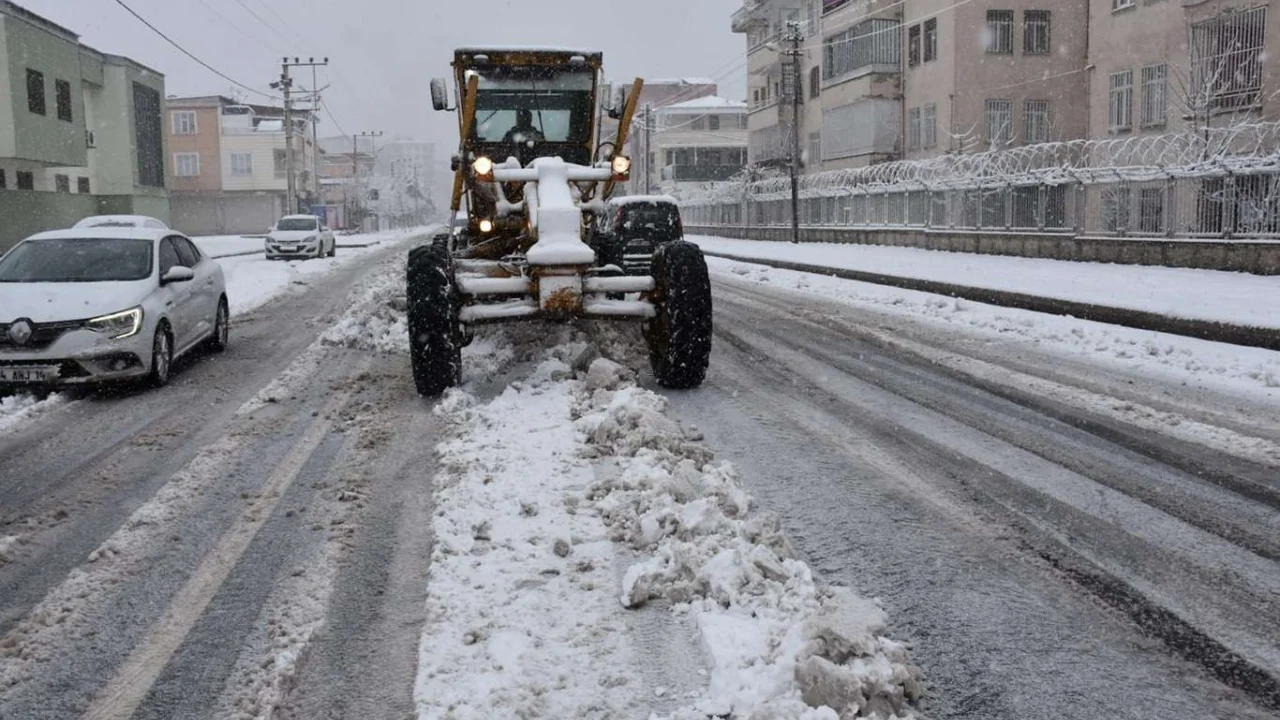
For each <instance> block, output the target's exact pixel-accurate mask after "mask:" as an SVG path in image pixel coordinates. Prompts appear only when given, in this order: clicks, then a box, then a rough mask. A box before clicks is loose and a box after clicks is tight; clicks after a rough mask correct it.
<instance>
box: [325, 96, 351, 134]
mask: <svg viewBox="0 0 1280 720" xmlns="http://www.w3.org/2000/svg"><path fill="white" fill-rule="evenodd" d="M320 107H322V108H324V114H325V115H327V116H329V120H331V121H332V122H333V126H334V127H336V128H338V132H340V133H342V134H343V135H344V136H345V135H347V134H348V133H347V131H346V130H343V129H342V123H340V122H338V118H336V117H334V116H333V111H332V110H330V109H329V104H328V103H326V102H325V101H324V98H323V97H322V98H320Z"/></svg>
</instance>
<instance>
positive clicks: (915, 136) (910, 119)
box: [907, 108, 921, 150]
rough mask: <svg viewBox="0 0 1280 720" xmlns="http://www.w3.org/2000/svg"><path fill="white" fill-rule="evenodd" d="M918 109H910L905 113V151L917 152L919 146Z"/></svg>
mask: <svg viewBox="0 0 1280 720" xmlns="http://www.w3.org/2000/svg"><path fill="white" fill-rule="evenodd" d="M920 130H921V128H920V108H911V109H910V110H908V111H907V149H908V150H919V149H920V145H921V137H920V134H921V133H920Z"/></svg>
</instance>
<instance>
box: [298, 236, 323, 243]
mask: <svg viewBox="0 0 1280 720" xmlns="http://www.w3.org/2000/svg"><path fill="white" fill-rule="evenodd" d="M318 239H319V238H318V237H316V236H315V235H312V236H311V237H309V238H307V239H306V240H303V241H302V242H315V241H316V240H318Z"/></svg>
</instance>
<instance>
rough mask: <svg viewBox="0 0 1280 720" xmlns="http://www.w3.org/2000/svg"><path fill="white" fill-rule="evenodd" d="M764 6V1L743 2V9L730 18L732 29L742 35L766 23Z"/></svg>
mask: <svg viewBox="0 0 1280 720" xmlns="http://www.w3.org/2000/svg"><path fill="white" fill-rule="evenodd" d="M764 5H765V2H764V0H742V7H740V8H738V11H737V12H735V13H734V14H733V15H732V16H730V18H729V26H730V28H731V29H732V30H733V31H734V32H736V33H741V32H746V31H747V30H749V29H751V27H753V26H755V25H757V24H759V23H762V22H766V20H765V16H764V12H763V10H764Z"/></svg>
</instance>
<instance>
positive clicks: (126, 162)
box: [0, 0, 169, 252]
mask: <svg viewBox="0 0 1280 720" xmlns="http://www.w3.org/2000/svg"><path fill="white" fill-rule="evenodd" d="M0 95H3V97H5V98H7V102H0V213H3V216H4V218H5V222H4V223H3V225H0V252H3V251H4V250H6V249H8V248H9V247H10V246H11V245H12V244H13V243H15V242H17V241H18V240H20V239H22V238H23V237H26V236H27V235H30V234H32V233H35V232H39V231H42V230H48V229H51V228H57V227H66V226H68V225H70V224H73V223H74V222H75V221H77V220H79V219H81V218H83V217H85V216H88V215H94V214H98V213H141V214H146V215H153V216H156V217H159V218H161V219H164V220H167V219H169V200H168V191H167V189H166V179H167V176H168V173H167V168H166V163H165V156H166V151H165V137H164V133H163V132H161V129H160V124H161V99H162V98H163V97H164V75H162V74H161V73H159V72H157V71H155V70H153V69H151V68H148V67H146V66H144V65H141V64H139V63H137V62H134V61H133V60H130V59H129V58H126V57H122V56H119V55H111V54H108V53H104V52H101V51H98V50H95V49H93V48H91V47H88V46H86V45H83V44H81V43H80V41H79V36H78V35H77V34H76V33H75V32H73V31H71V30H69V29H67V28H64V27H62V26H60V25H57V24H55V23H53V22H50V21H49V20H46V19H44V18H42V17H40V16H39V15H36V14H35V13H32V12H30V11H28V10H26V9H25V8H22V7H21V6H19V5H16V4H14V3H11V2H7V1H5V0H0Z"/></svg>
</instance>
